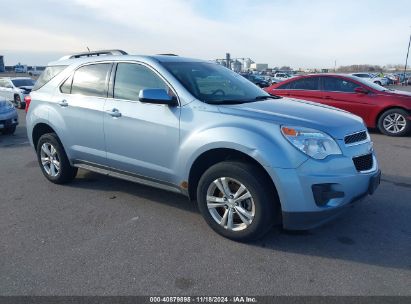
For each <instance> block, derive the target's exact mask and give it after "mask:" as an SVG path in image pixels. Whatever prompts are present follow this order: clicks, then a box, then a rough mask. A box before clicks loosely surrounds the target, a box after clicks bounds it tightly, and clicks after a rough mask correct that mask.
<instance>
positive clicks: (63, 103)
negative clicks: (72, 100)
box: [59, 99, 68, 108]
mask: <svg viewBox="0 0 411 304" xmlns="http://www.w3.org/2000/svg"><path fill="white" fill-rule="evenodd" d="M59 105H60V106H61V107H64V108H65V107H68V102H67V100H65V99H63V100H62V101H60V102H59Z"/></svg>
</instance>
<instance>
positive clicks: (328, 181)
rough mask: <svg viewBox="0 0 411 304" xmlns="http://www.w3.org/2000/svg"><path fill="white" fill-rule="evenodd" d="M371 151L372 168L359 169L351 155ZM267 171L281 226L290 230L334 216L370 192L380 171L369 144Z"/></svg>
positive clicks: (376, 184)
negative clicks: (276, 196)
mask: <svg viewBox="0 0 411 304" xmlns="http://www.w3.org/2000/svg"><path fill="white" fill-rule="evenodd" d="M370 153H371V154H372V157H373V166H372V168H371V169H370V170H367V171H362V172H358V171H357V169H356V167H355V165H354V162H353V158H355V157H357V156H359V155H363V154H370ZM266 170H267V172H268V173H269V174H270V176H271V178H272V179H273V181H274V184H275V185H276V188H277V192H278V196H279V198H280V203H281V209H282V215H283V227H284V228H285V229H290V230H305V229H311V228H314V227H316V226H319V225H321V224H323V223H325V222H326V221H328V220H331V219H333V218H334V217H336V216H337V215H339V214H340V213H341V212H342V211H344V210H345V209H346V207H348V206H350V205H352V204H353V203H354V202H357V201H359V200H361V199H362V198H364V197H365V196H367V195H368V194H372V193H373V192H374V191H375V189H376V187H377V186H378V184H379V178H380V174H381V173H380V170H379V167H378V162H377V159H376V157H375V155H374V152H373V151H372V144H371V143H365V144H361V145H356V146H352V147H347V148H343V155H338V156H332V157H328V158H326V159H324V160H315V159H308V160H307V161H306V162H305V163H303V164H302V165H301V166H300V167H298V168H295V169H283V168H266ZM319 189H320V191H319V192H318V190H319ZM318 194H320V195H318Z"/></svg>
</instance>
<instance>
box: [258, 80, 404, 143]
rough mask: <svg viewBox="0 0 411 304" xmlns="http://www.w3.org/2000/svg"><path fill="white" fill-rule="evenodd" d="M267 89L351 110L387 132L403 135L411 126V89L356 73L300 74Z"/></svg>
mask: <svg viewBox="0 0 411 304" xmlns="http://www.w3.org/2000/svg"><path fill="white" fill-rule="evenodd" d="M265 90H266V91H267V92H268V93H270V94H272V95H278V96H286V97H295V98H299V99H304V100H309V101H313V102H318V103H322V104H325V105H328V106H332V107H336V108H340V109H343V110H346V111H349V112H351V113H354V114H356V115H358V116H360V117H361V118H362V119H364V122H365V123H366V125H367V126H368V127H369V128H375V127H378V128H379V129H380V131H381V132H382V133H384V134H386V135H390V136H403V135H406V134H407V133H409V131H410V130H411V93H410V92H404V91H397V90H391V89H386V88H384V87H382V86H379V85H376V84H374V83H372V82H368V81H366V80H363V79H361V78H358V77H355V76H349V75H338V74H315V75H307V76H300V77H295V78H291V79H289V80H286V81H283V82H280V83H277V84H274V85H272V86H270V87H268V88H265Z"/></svg>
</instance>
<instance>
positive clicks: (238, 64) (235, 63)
mask: <svg viewBox="0 0 411 304" xmlns="http://www.w3.org/2000/svg"><path fill="white" fill-rule="evenodd" d="M231 69H232V70H233V71H234V72H236V73H240V72H241V71H242V69H243V65H242V64H241V62H240V61H238V60H234V61H232V62H231Z"/></svg>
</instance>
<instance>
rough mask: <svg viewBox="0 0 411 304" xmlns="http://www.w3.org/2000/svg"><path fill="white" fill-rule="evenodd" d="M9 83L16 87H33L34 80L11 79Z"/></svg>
mask: <svg viewBox="0 0 411 304" xmlns="http://www.w3.org/2000/svg"><path fill="white" fill-rule="evenodd" d="M11 82H12V83H13V84H14V85H15V86H16V87H31V86H33V85H34V80H32V79H12V80H11Z"/></svg>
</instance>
